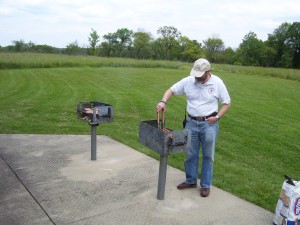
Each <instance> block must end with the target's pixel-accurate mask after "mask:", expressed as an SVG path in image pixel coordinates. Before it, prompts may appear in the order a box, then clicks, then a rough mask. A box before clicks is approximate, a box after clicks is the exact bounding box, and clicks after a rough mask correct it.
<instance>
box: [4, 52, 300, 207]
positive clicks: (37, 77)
mask: <svg viewBox="0 0 300 225" xmlns="http://www.w3.org/2000/svg"><path fill="white" fill-rule="evenodd" d="M1 60H2V61H3V59H1V56H0V63H1ZM114 60H117V59H114ZM139 63H140V62H139V61H135V62H134V66H133V67H130V66H120V67H111V65H102V66H101V67H96V66H91V65H88V66H83V65H80V66H76V67H60V68H55V67H54V68H34V69H32V68H22V69H2V70H0V104H1V108H0V133H11V134H17V133H24V134H25V133H26V134H29V133H30V134H87V135H89V134H90V127H89V126H88V125H87V123H85V122H83V121H81V120H78V119H77V118H76V105H77V102H80V101H101V102H105V103H108V104H111V105H113V107H114V111H115V117H114V122H113V123H109V124H103V125H101V126H100V127H99V128H98V129H97V132H98V134H103V135H108V136H110V137H112V138H113V139H115V140H118V141H120V142H122V143H124V144H126V145H128V146H131V147H133V148H134V149H136V150H138V151H141V152H143V153H145V154H147V155H150V156H152V157H154V158H157V159H158V158H159V156H158V155H157V154H156V153H155V152H153V151H152V150H150V149H148V148H146V147H144V146H143V145H141V144H139V142H138V129H139V122H140V121H141V120H150V119H155V118H156V112H155V106H156V104H157V102H158V101H159V100H160V99H161V97H162V95H163V93H164V91H165V90H166V89H167V88H169V87H170V86H171V85H172V84H173V83H175V82H176V81H178V80H179V79H181V78H183V77H184V76H186V75H187V74H188V73H189V72H190V66H191V64H181V63H180V64H176V63H174V65H173V64H170V65H173V67H172V66H170V67H165V68H164V67H163V66H161V65H162V64H163V63H161V64H159V65H158V64H157V65H156V66H153V67H152V66H151V65H152V64H151V63H150V64H151V65H150V66H146V67H147V68H145V67H143V66H142V65H140V66H135V65H139ZM142 63H144V64H145V61H142ZM125 64H126V63H125ZM147 65H148V64H147ZM224 68H225V67H224ZM282 71H284V70H282ZM213 73H214V74H216V75H218V76H220V77H221V78H222V79H223V81H224V82H225V84H226V85H227V88H228V90H229V93H230V95H231V98H232V107H231V108H230V110H229V111H228V113H227V114H226V115H225V117H224V118H223V119H222V120H221V121H220V134H219V139H218V143H217V149H216V156H215V173H214V185H215V186H217V187H220V188H221V189H223V190H226V191H229V192H231V193H233V194H235V195H237V196H239V197H241V198H244V199H246V200H248V201H251V202H253V203H255V204H257V205H259V206H261V207H264V208H266V209H267V210H270V211H272V212H273V211H274V210H275V206H276V202H277V199H278V196H279V192H280V188H281V185H282V182H283V180H284V177H283V175H284V174H287V175H289V176H291V177H294V178H295V179H298V180H300V170H299V166H298V165H299V152H300V138H299V137H300V119H299V118H300V113H299V109H300V101H299V97H300V82H299V81H296V80H297V79H298V78H297V79H296V80H287V79H282V78H274V77H272V76H261V75H256V74H251V75H250V74H249V71H248V70H247V72H245V73H243V70H242V69H241V68H239V72H237V70H236V69H235V70H234V71H230V69H228V67H227V66H226V70H222V66H220V65H215V70H214V71H213ZM293 73H294V72H293ZM294 75H295V74H294ZM298 75H299V73H298V72H297V74H296V75H295V76H298ZM283 77H285V76H284V75H283ZM185 106H186V101H185V97H184V96H176V97H173V98H172V99H171V101H170V102H169V103H168V109H167V112H166V113H165V116H166V124H167V127H169V128H172V129H182V128H181V126H182V119H183V117H184V110H185ZM183 160H184V154H183V153H179V154H176V155H171V156H170V157H169V164H170V165H171V166H174V167H177V168H180V169H182V170H183ZM182 179H184V178H182Z"/></svg>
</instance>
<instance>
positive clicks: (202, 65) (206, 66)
mask: <svg viewBox="0 0 300 225" xmlns="http://www.w3.org/2000/svg"><path fill="white" fill-rule="evenodd" d="M208 70H210V63H209V62H208V61H207V60H206V59H203V58H200V59H198V60H196V61H195V63H194V67H193V69H192V71H191V76H194V77H202V76H203V75H204V73H205V72H206V71H208Z"/></svg>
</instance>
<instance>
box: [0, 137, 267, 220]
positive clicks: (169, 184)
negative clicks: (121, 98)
mask: <svg viewBox="0 0 300 225" xmlns="http://www.w3.org/2000/svg"><path fill="white" fill-rule="evenodd" d="M90 158H91V150H90V136H89V135H6V134H1V135H0V174H1V181H0V199H1V205H0V225H2V224H3V225H4V224H10V225H14V224H74V225H79V224H80V225H81V224H105V225H110V224H111V225H117V224H130V225H135V224H136V225H141V224H147V225H148V224H178V225H179V224H180V225H182V224H203V225H210V224H211V225H212V224H213V225H219V224H220V225H221V224H222V225H224V224H225V225H226V224H228V225H229V224H230V225H232V224H239V225H243V224H245V225H246V224H247V225H250V224H253V225H264V224H266V225H267V224H272V220H273V213H271V212H269V211H267V210H265V209H262V208H260V207H258V206H255V205H253V204H251V203H249V202H246V201H244V200H242V199H239V198H237V197H235V196H233V195H231V194H229V193H227V192H224V191H222V190H220V189H218V188H215V187H212V190H211V195H210V196H209V197H208V198H201V197H200V195H199V187H198V188H195V189H190V190H184V191H179V190H177V188H176V186H177V185H178V184H179V183H180V182H182V181H183V180H184V177H185V174H184V172H182V171H179V170H177V169H174V168H172V167H168V171H167V180H166V190H165V200H157V198H156V195H157V183H158V170H159V161H157V160H155V159H153V158H150V157H148V156H146V155H144V154H142V153H140V152H138V151H136V150H134V149H132V148H130V147H128V146H126V145H123V144H121V143H119V142H117V141H115V140H113V139H111V138H109V137H106V136H98V137H97V160H96V161H92V160H90ZM29 221H30V222H29Z"/></svg>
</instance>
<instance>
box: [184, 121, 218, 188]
mask: <svg viewBox="0 0 300 225" xmlns="http://www.w3.org/2000/svg"><path fill="white" fill-rule="evenodd" d="M186 129H190V130H191V131H192V132H191V133H192V137H191V149H190V151H189V152H187V154H186V160H185V162H184V166H185V174H186V181H185V183H188V184H197V178H198V167H199V151H200V148H201V147H202V169H201V177H200V186H201V187H202V188H210V186H211V184H212V179H213V166H214V155H215V146H216V141H217V138H218V133H219V124H218V122H216V123H214V124H209V123H208V122H206V121H197V120H192V119H190V118H188V119H187V124H186Z"/></svg>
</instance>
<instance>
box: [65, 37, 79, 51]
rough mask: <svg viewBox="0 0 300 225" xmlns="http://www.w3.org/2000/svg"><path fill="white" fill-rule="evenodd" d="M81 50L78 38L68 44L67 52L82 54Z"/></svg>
mask: <svg viewBox="0 0 300 225" xmlns="http://www.w3.org/2000/svg"><path fill="white" fill-rule="evenodd" d="M80 52H81V49H80V47H79V45H78V42H77V40H76V41H74V42H71V43H70V44H68V45H67V46H66V53H67V54H80Z"/></svg>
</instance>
